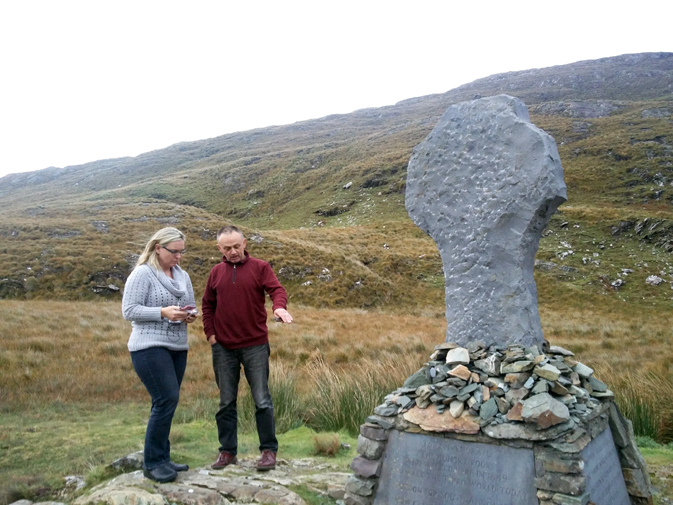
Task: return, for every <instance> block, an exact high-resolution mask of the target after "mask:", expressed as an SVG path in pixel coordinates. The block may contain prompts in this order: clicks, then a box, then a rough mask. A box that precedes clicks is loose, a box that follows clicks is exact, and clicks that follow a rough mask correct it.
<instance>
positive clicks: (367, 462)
mask: <svg viewBox="0 0 673 505" xmlns="http://www.w3.org/2000/svg"><path fill="white" fill-rule="evenodd" d="M351 470H353V472H354V473H355V474H356V475H359V476H360V477H363V478H365V479H369V478H372V477H378V476H379V474H380V473H381V460H380V459H377V460H371V459H367V458H364V457H362V456H357V457H356V458H354V459H353V461H351Z"/></svg>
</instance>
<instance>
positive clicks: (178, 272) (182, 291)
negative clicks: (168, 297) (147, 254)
mask: <svg viewBox="0 0 673 505" xmlns="http://www.w3.org/2000/svg"><path fill="white" fill-rule="evenodd" d="M148 266H149V265H148ZM149 269H150V270H151V271H152V272H153V273H154V275H155V276H156V278H157V280H158V281H159V282H160V283H161V285H162V286H163V287H165V288H166V289H167V290H168V291H169V292H170V293H171V294H173V295H175V296H177V297H178V298H182V297H183V296H185V295H186V294H187V290H186V285H185V275H184V271H183V270H182V268H180V267H179V266H178V265H175V266H174V267H173V279H171V278H169V277H168V276H167V275H166V274H165V273H163V272H162V271H161V270H157V269H156V268H152V267H151V266H150V267H149ZM173 281H175V282H173ZM178 286H179V287H178Z"/></svg>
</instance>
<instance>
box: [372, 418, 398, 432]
mask: <svg viewBox="0 0 673 505" xmlns="http://www.w3.org/2000/svg"><path fill="white" fill-rule="evenodd" d="M365 422H368V423H372V424H378V425H379V426H380V427H381V428H383V429H384V430H389V429H391V428H392V427H393V426H395V425H394V424H393V423H392V422H390V421H389V420H387V419H384V418H382V417H379V416H369V417H367V419H365Z"/></svg>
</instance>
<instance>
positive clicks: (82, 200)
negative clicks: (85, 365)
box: [0, 53, 673, 314]
mask: <svg viewBox="0 0 673 505" xmlns="http://www.w3.org/2000/svg"><path fill="white" fill-rule="evenodd" d="M499 93H508V94H511V95H514V96H517V97H518V98H521V99H522V100H523V101H524V102H525V103H526V104H527V106H528V107H529V110H530V113H531V119H532V121H533V122H534V123H535V124H537V125H538V126H540V127H541V128H543V129H545V130H546V131H547V132H549V133H550V134H551V135H553V136H554V138H555V139H556V141H557V144H558V146H559V153H560V155H561V159H562V162H563V167H564V171H565V179H566V183H567V186H568V196H569V201H568V203H567V204H566V205H564V206H562V207H561V209H560V213H559V214H558V215H557V216H556V217H554V219H553V220H552V223H551V225H550V228H549V231H548V233H547V235H546V237H545V238H544V239H543V241H542V242H541V246H540V252H539V253H538V260H540V262H541V263H540V264H539V269H538V271H537V279H538V287H539V291H540V298H541V303H542V304H544V303H552V302H553V303H561V304H568V305H569V306H572V305H586V304H591V303H595V304H602V305H605V303H606V302H607V303H608V304H609V306H610V307H613V308H612V309H610V310H619V309H618V307H619V303H621V300H624V301H629V302H630V303H631V304H638V305H639V306H641V307H654V308H655V309H657V308H660V307H662V306H665V307H670V305H671V302H670V300H671V295H673V292H671V289H670V285H669V283H670V282H671V281H672V280H673V276H672V274H673V269H672V267H671V265H670V263H671V259H672V258H671V256H670V253H671V251H673V221H672V218H673V215H672V211H673V147H672V146H673V116H672V115H671V114H672V113H673V53H647V54H638V55H624V56H619V57H614V58H603V59H600V60H593V61H583V62H578V63H573V64H570V65H563V66H557V67H550V68H545V69H533V70H527V71H522V72H510V73H506V74H499V75H495V76H490V77H486V78H484V79H479V80H477V81H474V82H472V83H469V84H465V85H463V86H460V87H458V88H455V89H453V90H451V91H448V92H446V93H444V94H438V95H431V96H426V97H419V98H413V99H409V100H405V101H402V102H399V103H397V104H395V105H392V106H388V107H382V108H376V109H364V110H359V111H356V112H353V113H351V114H343V115H334V116H328V117H324V118H320V119H315V120H310V121H303V122H299V123H295V124H292V125H287V126H274V127H269V128H260V129H256V130H251V131H246V132H239V133H233V134H229V135H223V136H221V137H216V138H212V139H207V140H202V141H196V142H184V143H180V144H176V145H173V146H170V147H168V148H166V149H161V150H157V151H153V152H150V153H145V154H142V155H140V156H137V157H135V158H120V159H112V160H102V161H96V162H92V163H87V164H85V165H79V166H72V167H66V168H49V169H45V170H41V171H38V172H32V173H29V174H14V175H9V176H6V177H4V178H2V179H0V236H1V237H2V239H3V240H2V245H1V246H0V260H1V262H0V297H3V298H62V299H91V298H99V297H103V298H105V299H118V298H119V296H120V295H119V292H118V291H116V289H115V288H114V287H113V288H112V289H110V288H108V286H109V285H112V286H115V287H122V286H123V283H124V280H125V278H126V276H127V275H128V272H129V268H130V267H131V265H132V264H133V262H134V255H135V254H137V253H139V252H140V249H141V247H142V244H143V243H144V242H145V240H146V239H147V238H148V236H149V234H151V232H153V231H154V230H156V229H157V228H159V227H161V226H164V225H166V224H174V225H175V226H177V227H179V228H181V229H183V231H185V232H186V233H187V234H188V248H189V254H188V255H187V256H186V257H185V258H184V260H183V264H184V266H185V267H186V268H187V269H188V270H189V271H190V273H191V275H192V278H194V279H195V281H196V282H195V284H196V289H197V290H201V289H202V287H203V284H204V282H205V276H206V275H207V272H208V270H209V269H210V267H211V266H212V265H213V264H214V263H215V262H217V261H219V255H218V254H217V251H216V249H215V248H214V245H213V244H214V237H213V233H214V231H215V230H216V229H217V228H219V227H220V226H221V225H222V224H224V223H226V222H234V223H236V224H238V225H241V226H243V227H245V228H246V231H247V232H248V233H249V234H252V237H251V238H252V240H250V244H251V250H252V252H253V254H258V255H259V256H261V257H263V258H265V259H268V260H269V261H271V262H272V264H273V266H274V269H275V270H276V272H277V273H278V275H279V277H281V279H282V280H283V282H284V283H285V284H286V285H287V287H288V289H289V291H290V295H291V299H292V301H293V302H294V303H302V304H305V305H313V306H344V307H363V308H368V307H379V308H385V309H392V308H397V307H400V306H403V307H404V309H405V310H410V311H416V312H423V313H428V314H441V313H442V312H443V290H442V286H443V275H442V270H441V261H440V260H439V257H438V254H437V251H436V248H435V246H434V244H433V242H432V241H431V240H430V239H429V238H427V237H426V236H425V235H424V234H423V233H422V232H420V231H419V230H417V229H416V228H415V226H414V225H413V224H412V223H411V221H410V220H409V218H408V217H407V215H406V211H405V209H404V185H405V179H406V164H407V162H408V160H409V156H410V154H411V150H412V149H413V147H414V146H415V145H416V144H417V143H418V142H420V141H421V140H422V139H423V138H424V137H425V136H426V135H427V133H428V132H429V131H430V130H431V129H432V127H433V126H434V124H435V123H436V121H437V120H438V118H439V117H440V116H441V114H442V113H443V112H444V110H445V109H446V108H447V107H448V105H450V104H451V103H456V102H459V101H462V100H469V99H473V98H475V97H478V96H490V95H494V94H499ZM38 147H39V146H38ZM349 183H352V184H350V186H349V185H348V184H349ZM624 269H627V270H632V272H628V271H627V272H624V271H623V270H624ZM651 275H657V276H659V277H660V278H662V279H663V281H664V282H663V283H662V284H661V285H658V286H653V285H650V284H646V282H645V279H646V278H648V277H649V276H651ZM619 279H621V280H622V282H625V284H624V285H623V286H621V287H619V286H611V284H612V283H615V281H618V280H619ZM608 301H609V302H608ZM613 302H614V304H613ZM652 304H654V306H653V305H652Z"/></svg>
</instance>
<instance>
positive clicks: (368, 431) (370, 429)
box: [360, 424, 388, 440]
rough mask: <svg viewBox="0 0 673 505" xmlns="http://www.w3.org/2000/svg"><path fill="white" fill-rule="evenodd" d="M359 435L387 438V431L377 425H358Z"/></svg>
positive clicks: (376, 438) (369, 437)
mask: <svg viewBox="0 0 673 505" xmlns="http://www.w3.org/2000/svg"><path fill="white" fill-rule="evenodd" d="M360 435H362V436H363V437H366V438H368V439H370V440H388V431H386V430H384V429H383V428H380V427H378V426H367V425H365V424H362V425H360Z"/></svg>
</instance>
